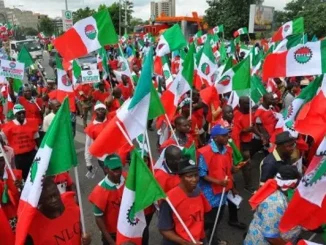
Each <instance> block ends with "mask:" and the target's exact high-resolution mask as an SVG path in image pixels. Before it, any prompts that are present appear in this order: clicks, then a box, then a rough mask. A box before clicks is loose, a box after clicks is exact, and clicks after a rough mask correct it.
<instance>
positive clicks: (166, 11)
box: [150, 0, 175, 18]
mask: <svg viewBox="0 0 326 245" xmlns="http://www.w3.org/2000/svg"><path fill="white" fill-rule="evenodd" d="M150 7H151V16H154V17H155V18H156V17H159V16H161V15H162V14H163V15H165V16H170V17H174V16H175V0H161V1H160V2H151V4H150Z"/></svg>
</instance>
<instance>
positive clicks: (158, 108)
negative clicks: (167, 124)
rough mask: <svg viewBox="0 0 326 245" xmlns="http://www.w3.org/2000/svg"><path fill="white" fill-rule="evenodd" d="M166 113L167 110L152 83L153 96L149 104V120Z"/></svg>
mask: <svg viewBox="0 0 326 245" xmlns="http://www.w3.org/2000/svg"><path fill="white" fill-rule="evenodd" d="M164 113H165V111H164V108H163V105H162V102H161V100H160V97H159V96H158V93H157V91H156V90H155V88H154V86H153V84H152V86H151V98H150V104H149V110H148V120H151V119H154V118H157V117H159V116H161V115H164Z"/></svg>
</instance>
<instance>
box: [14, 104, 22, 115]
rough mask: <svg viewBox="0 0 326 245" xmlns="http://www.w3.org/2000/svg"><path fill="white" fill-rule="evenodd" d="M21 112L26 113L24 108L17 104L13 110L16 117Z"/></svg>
mask: <svg viewBox="0 0 326 245" xmlns="http://www.w3.org/2000/svg"><path fill="white" fill-rule="evenodd" d="M20 111H25V108H24V106H22V105H21V104H15V105H14V108H13V112H14V115H16V113H18V112H20Z"/></svg>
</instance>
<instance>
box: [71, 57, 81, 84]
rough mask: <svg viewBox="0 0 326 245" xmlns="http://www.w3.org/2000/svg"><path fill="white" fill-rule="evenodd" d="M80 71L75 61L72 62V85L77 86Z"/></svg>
mask: <svg viewBox="0 0 326 245" xmlns="http://www.w3.org/2000/svg"><path fill="white" fill-rule="evenodd" d="M81 73H82V69H81V67H80V65H79V64H78V61H77V60H74V61H73V62H72V83H73V84H74V85H77V83H79V82H80V80H81Z"/></svg>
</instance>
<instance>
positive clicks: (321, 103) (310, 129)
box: [294, 76, 326, 142]
mask: <svg viewBox="0 0 326 245" xmlns="http://www.w3.org/2000/svg"><path fill="white" fill-rule="evenodd" d="M325 124H326V77H325V76H323V80H322V83H321V87H320V89H319V92H318V93H317V95H316V96H314V97H313V98H312V100H311V101H310V102H308V103H306V104H305V105H304V106H303V108H302V109H301V110H300V112H299V114H298V116H297V118H296V121H295V125H294V128H295V130H297V131H298V132H299V133H301V134H305V135H310V136H311V137H313V138H314V140H315V142H318V141H319V140H320V139H321V138H322V137H323V136H324V135H325V133H326V129H325Z"/></svg>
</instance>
